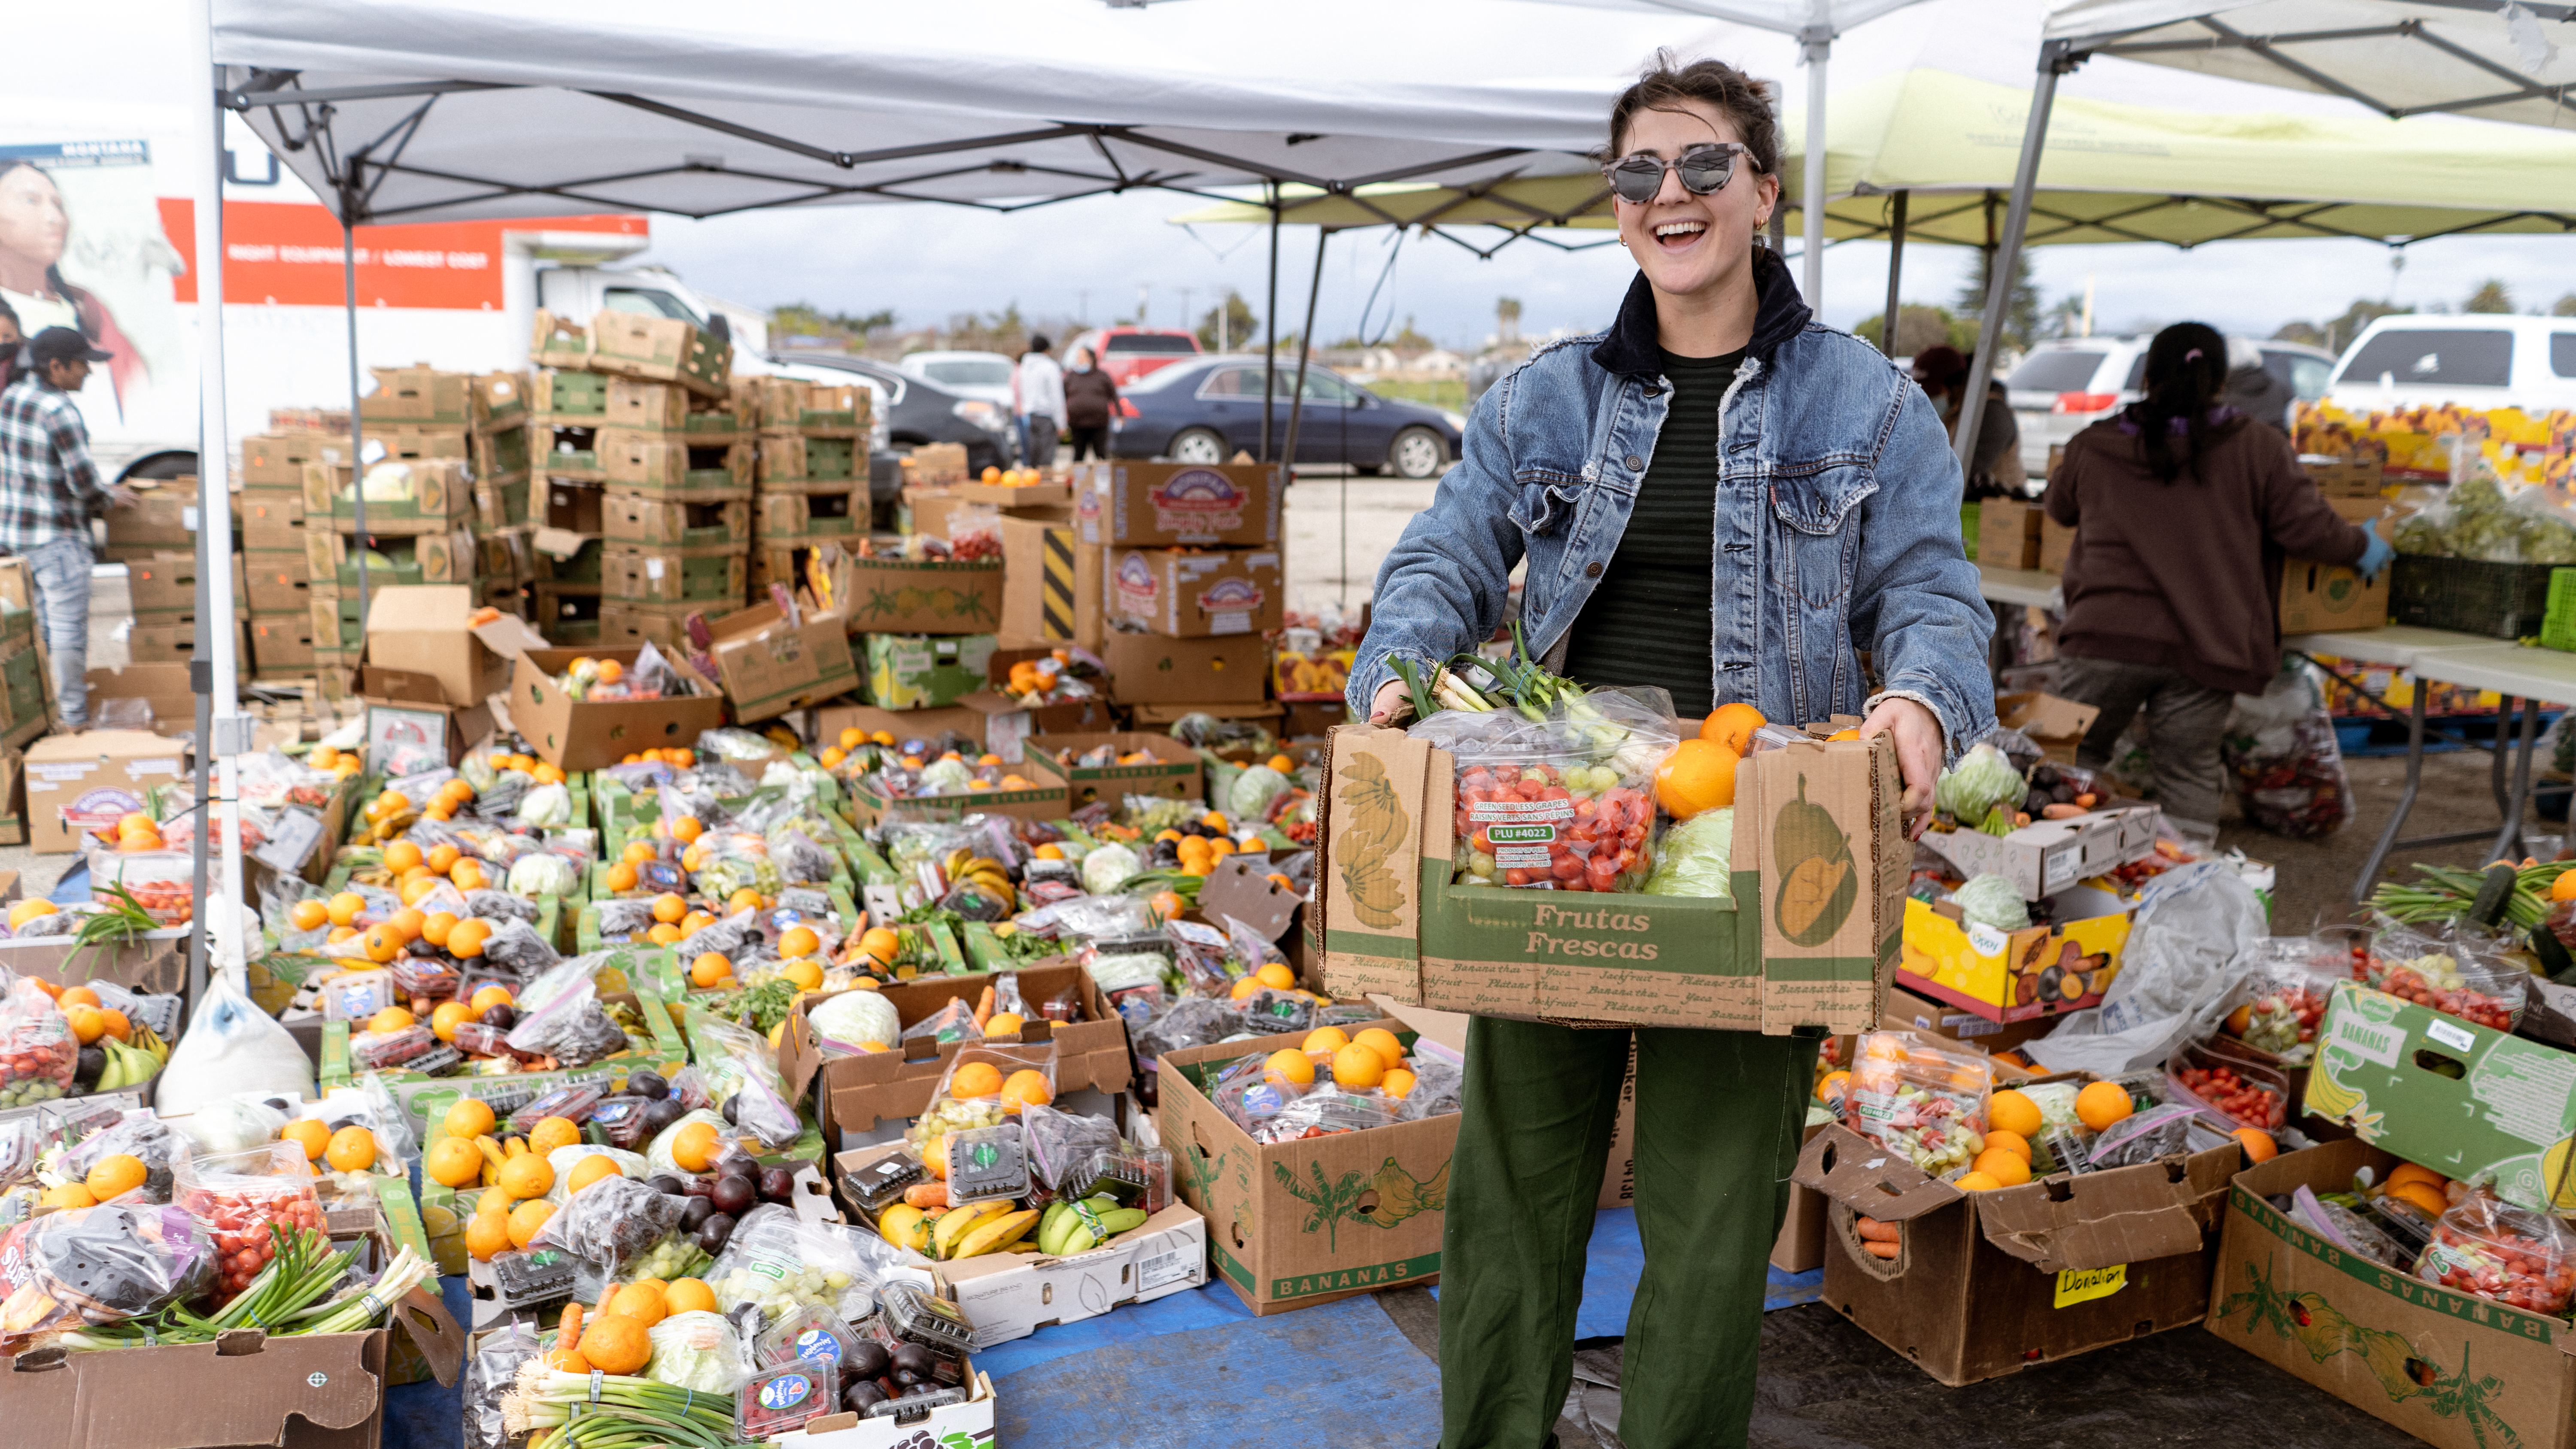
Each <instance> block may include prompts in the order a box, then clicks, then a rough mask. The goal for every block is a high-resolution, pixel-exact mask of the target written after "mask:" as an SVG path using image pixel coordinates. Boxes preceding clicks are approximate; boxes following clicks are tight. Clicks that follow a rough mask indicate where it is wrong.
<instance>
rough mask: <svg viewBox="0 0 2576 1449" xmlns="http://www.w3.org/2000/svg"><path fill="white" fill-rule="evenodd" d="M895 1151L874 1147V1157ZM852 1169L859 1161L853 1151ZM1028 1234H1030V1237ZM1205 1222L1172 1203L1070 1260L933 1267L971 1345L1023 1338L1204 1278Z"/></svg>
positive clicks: (1007, 1256) (967, 1261)
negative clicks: (971, 1331) (970, 1330)
mask: <svg viewBox="0 0 2576 1449" xmlns="http://www.w3.org/2000/svg"><path fill="white" fill-rule="evenodd" d="M894 1150H896V1149H894V1148H892V1147H884V1148H879V1149H878V1151H877V1154H872V1155H881V1154H883V1153H886V1152H891V1151H894ZM850 1165H852V1166H858V1165H862V1160H860V1159H858V1158H857V1157H856V1155H853V1160H852V1162H851V1164H850ZM1032 1236H1034V1234H1033V1235H1032ZM1207 1239H1208V1225H1207V1219H1205V1218H1203V1217H1200V1216H1199V1215H1198V1214H1197V1213H1196V1212H1195V1211H1192V1210H1191V1209H1190V1208H1189V1206H1188V1205H1186V1204H1183V1203H1174V1204H1172V1205H1171V1206H1170V1207H1167V1208H1164V1209H1163V1210H1162V1211H1160V1212H1157V1213H1155V1214H1154V1215H1153V1216H1152V1217H1150V1218H1147V1219H1146V1220H1145V1221H1144V1222H1143V1223H1141V1224H1139V1225H1137V1226H1136V1227H1134V1228H1131V1229H1129V1230H1128V1231H1126V1232H1123V1233H1120V1234H1119V1235H1118V1236H1116V1237H1114V1238H1111V1239H1110V1240H1109V1241H1108V1242H1106V1243H1103V1244H1101V1245H1100V1246H1098V1247H1096V1248H1092V1249H1090V1250H1088V1251H1086V1252H1081V1253H1076V1254H1074V1255H1072V1256H1070V1257H1064V1258H1049V1257H1043V1256H1040V1255H1037V1254H1033V1253H984V1254H980V1255H978V1256H976V1257H972V1258H961V1259H956V1260H953V1261H949V1262H944V1263H939V1264H937V1265H935V1266H934V1267H933V1268H932V1270H931V1271H932V1272H933V1273H934V1274H935V1275H936V1277H937V1279H938V1282H939V1286H940V1287H941V1289H943V1290H944V1291H945V1292H946V1293H947V1295H948V1296H949V1297H951V1298H954V1299H955V1300H957V1306H958V1307H959V1308H961V1309H963V1310H964V1311H965V1314H966V1318H967V1321H968V1322H970V1323H972V1324H974V1325H975V1346H976V1347H978V1348H984V1347H989V1346H990V1345H993V1344H997V1343H1008V1342H1010V1341H1011V1340H1012V1339H1015V1338H1026V1337H1028V1336H1029V1335H1030V1334H1032V1333H1035V1332H1037V1331H1038V1330H1039V1329H1041V1328H1044V1327H1046V1326H1047V1325H1049V1324H1053V1323H1074V1322H1079V1321H1080V1320H1082V1319H1085V1318H1096V1317H1098V1316H1099V1315H1101V1314H1103V1313H1106V1312H1108V1311H1109V1310H1110V1309H1112V1308H1115V1307H1117V1306H1118V1305H1120V1304H1122V1303H1151V1302H1153V1301H1154V1300H1155V1299H1158V1298H1167V1297H1170V1296H1171V1295H1172V1294H1174V1293H1178V1292H1180V1291H1181V1290H1183V1289H1185V1288H1196V1287H1198V1286H1199V1285H1201V1284H1203V1283H1205V1282H1207V1274H1208V1253H1207Z"/></svg>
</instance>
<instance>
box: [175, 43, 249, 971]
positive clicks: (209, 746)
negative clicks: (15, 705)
mask: <svg viewBox="0 0 2576 1449" xmlns="http://www.w3.org/2000/svg"><path fill="white" fill-rule="evenodd" d="M195 8H196V15H195V16H194V17H193V18H194V19H195V20H196V22H197V32H198V35H199V36H202V37H203V39H204V43H205V49H204V50H203V51H201V52H199V57H200V59H201V62H202V64H203V65H204V66H205V69H204V70H203V71H202V72H200V74H202V75H204V76H205V77H206V79H207V80H208V81H209V82H211V84H212V87H213V90H212V92H211V93H210V94H208V95H206V96H204V97H203V98H202V99H201V100H200V102H199V110H198V113H197V114H198V118H199V125H201V126H202V127H203V129H202V130H201V131H199V132H198V137H197V143H198V145H199V146H200V147H201V148H202V149H201V150H200V151H199V154H198V156H197V178H198V181H197V187H198V188H199V189H198V190H197V195H196V200H195V206H194V210H195V218H194V221H195V231H196V240H197V255H196V265H197V277H196V282H197V478H198V485H197V498H198V509H197V541H198V547H199V548H201V549H202V550H204V557H205V559H206V561H207V567H205V568H204V569H201V570H200V571H199V573H198V577H199V579H200V580H201V585H200V586H201V587H202V588H203V589H204V590H205V606H204V607H203V608H202V609H200V610H199V611H198V618H199V619H201V620H202V621H204V628H203V629H202V631H201V632H200V635H199V641H200V642H199V646H198V651H197V652H198V659H197V660H196V661H193V662H196V663H202V664H203V665H204V667H205V675H204V679H205V683H206V685H207V687H208V690H209V694H208V697H207V698H206V699H205V701H204V703H203V704H201V705H200V706H199V708H200V710H201V714H200V719H201V720H202V721H203V733H201V734H200V735H199V737H198V740H197V750H198V753H199V754H200V755H201V756H203V755H207V754H211V755H213V756H214V759H215V764H214V766H213V767H212V770H211V772H210V774H211V778H210V779H208V782H207V787H206V791H205V793H203V794H201V795H199V797H198V815H199V829H200V834H201V837H202V835H203V834H205V833H210V832H219V834H218V835H217V837H216V838H217V839H219V840H220V841H221V844H220V846H219V847H214V848H218V849H220V850H221V851H222V857H221V869H220V870H215V869H213V868H212V867H211V865H210V867H209V870H208V881H207V895H206V897H205V900H204V907H205V908H204V910H203V911H202V912H200V913H199V914H198V915H197V917H196V920H195V930H194V932H193V934H194V935H195V936H196V937H198V938H199V939H201V940H202V941H203V942H204V944H205V950H206V954H207V958H208V962H209V966H208V969H209V970H219V971H223V972H224V973H226V974H227V975H230V976H231V977H232V978H233V979H234V981H235V982H236V983H240V982H242V981H243V980H244V973H245V972H247V970H248V969H249V962H248V961H247V959H246V958H245V957H244V955H243V941H244V938H245V936H246V935H247V934H248V933H247V932H245V931H244V930H243V929H242V914H243V912H244V910H245V909H246V907H245V906H244V904H243V901H242V897H241V892H242V879H243V878H242V850H241V811H240V809H239V807H238V806H237V805H236V804H235V800H236V799H237V792H238V790H239V788H240V779H239V774H240V772H239V769H238V767H237V765H236V764H235V757H236V756H238V755H240V754H241V753H242V752H243V751H244V750H245V749H246V748H247V747H248V746H249V743H250V730H249V728H248V726H249V721H248V720H246V719H244V718H242V715H241V708H240V680H239V670H240V667H241V662H240V657H239V656H240V648H239V638H240V636H239V635H238V634H236V633H235V632H234V629H233V571H232V552H233V526H232V508H231V506H230V505H229V503H228V502H227V501H226V500H228V499H230V498H231V497H232V441H231V439H230V438H229V437H228V436H227V433H228V431H229V429H228V427H227V425H226V424H227V420H226V417H225V413H224V408H225V400H224V204H223V198H224V189H223V174H224V112H223V107H222V102H221V100H220V97H221V94H222V91H223V88H224V71H223V68H222V67H221V66H218V65H217V64H215V57H214V14H213V7H212V5H211V4H204V5H200V6H198V7H195ZM191 675H192V678H191V681H190V682H191V683H194V682H195V678H194V677H193V676H194V671H193V670H192V671H191ZM199 848H200V849H205V848H207V847H204V846H200V847H199ZM195 957H196V948H195V947H193V946H192V947H191V948H190V970H189V974H190V977H191V978H192V979H191V981H190V987H191V989H192V990H193V989H194V988H195V987H196V986H197V985H198V984H200V983H199V982H198V981H197V980H195V979H194V978H195V977H196V974H197V973H196V966H195ZM202 999H203V998H202V997H192V998H191V1000H190V1001H189V1003H188V1004H189V1007H190V1009H191V1010H192V1011H193V1009H194V1007H195V1005H196V1003H197V1001H199V1000H202Z"/></svg>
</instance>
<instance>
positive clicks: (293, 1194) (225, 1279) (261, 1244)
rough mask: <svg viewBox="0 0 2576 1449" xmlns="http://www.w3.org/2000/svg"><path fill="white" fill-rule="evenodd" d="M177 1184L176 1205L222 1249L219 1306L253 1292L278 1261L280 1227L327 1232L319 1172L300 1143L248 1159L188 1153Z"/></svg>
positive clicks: (176, 1168)
mask: <svg viewBox="0 0 2576 1449" xmlns="http://www.w3.org/2000/svg"><path fill="white" fill-rule="evenodd" d="M171 1177H172V1193H171V1200H172V1201H173V1202H175V1203H177V1204H178V1205H179V1206H180V1207H182V1208H184V1209H186V1210H187V1212H188V1215H189V1216H191V1217H193V1218H195V1219H196V1220H197V1221H198V1223H199V1224H200V1225H202V1226H203V1227H204V1229H205V1231H206V1236H207V1237H208V1238H210V1239H212V1240H213V1242H214V1247H215V1253H216V1259H215V1283H214V1289H215V1301H216V1302H218V1303H222V1302H225V1301H227V1300H229V1299H231V1298H232V1296H233V1295H234V1294H236V1293H239V1292H241V1291H242V1290H243V1289H244V1288H247V1287H249V1286H250V1281H251V1280H252V1279H253V1278H256V1277H258V1276H259V1270H260V1269H262V1268H265V1267H267V1266H268V1261H269V1259H271V1258H274V1257H276V1256H277V1244H276V1241H275V1240H274V1239H273V1238H272V1237H271V1236H270V1234H269V1228H270V1227H271V1226H272V1225H274V1226H277V1227H283V1228H290V1229H292V1228H309V1229H311V1230H312V1231H314V1232H317V1233H318V1232H321V1231H322V1230H323V1229H322V1199H321V1197H320V1195H319V1194H318V1193H317V1192H316V1190H315V1187H314V1182H313V1164H312V1163H311V1162H309V1161H307V1160H306V1159H305V1156H304V1149H303V1148H302V1147H301V1146H298V1145H297V1144H295V1143H293V1142H268V1143H263V1144H261V1145H260V1146H257V1147H253V1148H251V1149H249V1150H248V1151H244V1152H224V1153H204V1154H200V1153H197V1152H194V1151H187V1152H182V1153H180V1154H179V1157H178V1160H177V1162H176V1163H174V1164H173V1165H172V1167H171Z"/></svg>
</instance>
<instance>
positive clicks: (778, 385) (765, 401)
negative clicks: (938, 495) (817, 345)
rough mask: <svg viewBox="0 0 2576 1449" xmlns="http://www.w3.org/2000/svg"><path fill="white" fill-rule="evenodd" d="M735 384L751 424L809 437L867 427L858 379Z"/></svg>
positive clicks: (867, 404)
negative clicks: (855, 381) (851, 380)
mask: <svg viewBox="0 0 2576 1449" xmlns="http://www.w3.org/2000/svg"><path fill="white" fill-rule="evenodd" d="M734 386H735V406H736V408H737V409H738V410H739V411H741V413H742V414H743V426H744V427H747V428H759V429H762V430H763V431H768V432H796V433H802V434H804V435H805V436H806V437H809V438H847V437H856V436H857V435H858V434H860V433H863V432H865V431H867V428H868V422H869V415H870V413H871V411H872V408H871V401H872V399H871V395H870V394H869V392H868V389H867V388H866V387H864V386H862V385H860V384H858V383H851V382H799V381H796V380H795V379H793V378H785V377H757V378H743V379H741V380H739V381H738V382H736V383H735V385H734ZM961 466H962V464H961Z"/></svg>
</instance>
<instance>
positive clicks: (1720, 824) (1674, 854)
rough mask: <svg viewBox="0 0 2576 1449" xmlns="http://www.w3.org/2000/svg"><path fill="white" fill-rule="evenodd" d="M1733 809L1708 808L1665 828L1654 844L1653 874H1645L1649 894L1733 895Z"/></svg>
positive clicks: (1725, 897)
mask: <svg viewBox="0 0 2576 1449" xmlns="http://www.w3.org/2000/svg"><path fill="white" fill-rule="evenodd" d="M1734 847H1735V811H1734V810H1733V809H1732V808H1729V809H1725V810H1707V811H1702V812H1701V813H1700V814H1697V815H1694V816H1692V817H1691V818H1690V819H1688V820H1685V821H1683V822H1682V823H1680V824H1679V825H1676V826H1674V827H1673V828H1671V829H1670V830H1667V831H1665V832H1664V838H1663V841H1662V843H1660V844H1658V845H1657V846H1656V847H1655V870H1654V874H1652V875H1650V876H1648V877H1646V894H1647V895H1650V896H1704V897H1707V898H1709V899H1712V900H1721V901H1731V900H1733V899H1735V889H1734V884H1733V871H1734V865H1733V861H1732V860H1731V858H1730V857H1731V855H1732V852H1733V850H1734Z"/></svg>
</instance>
